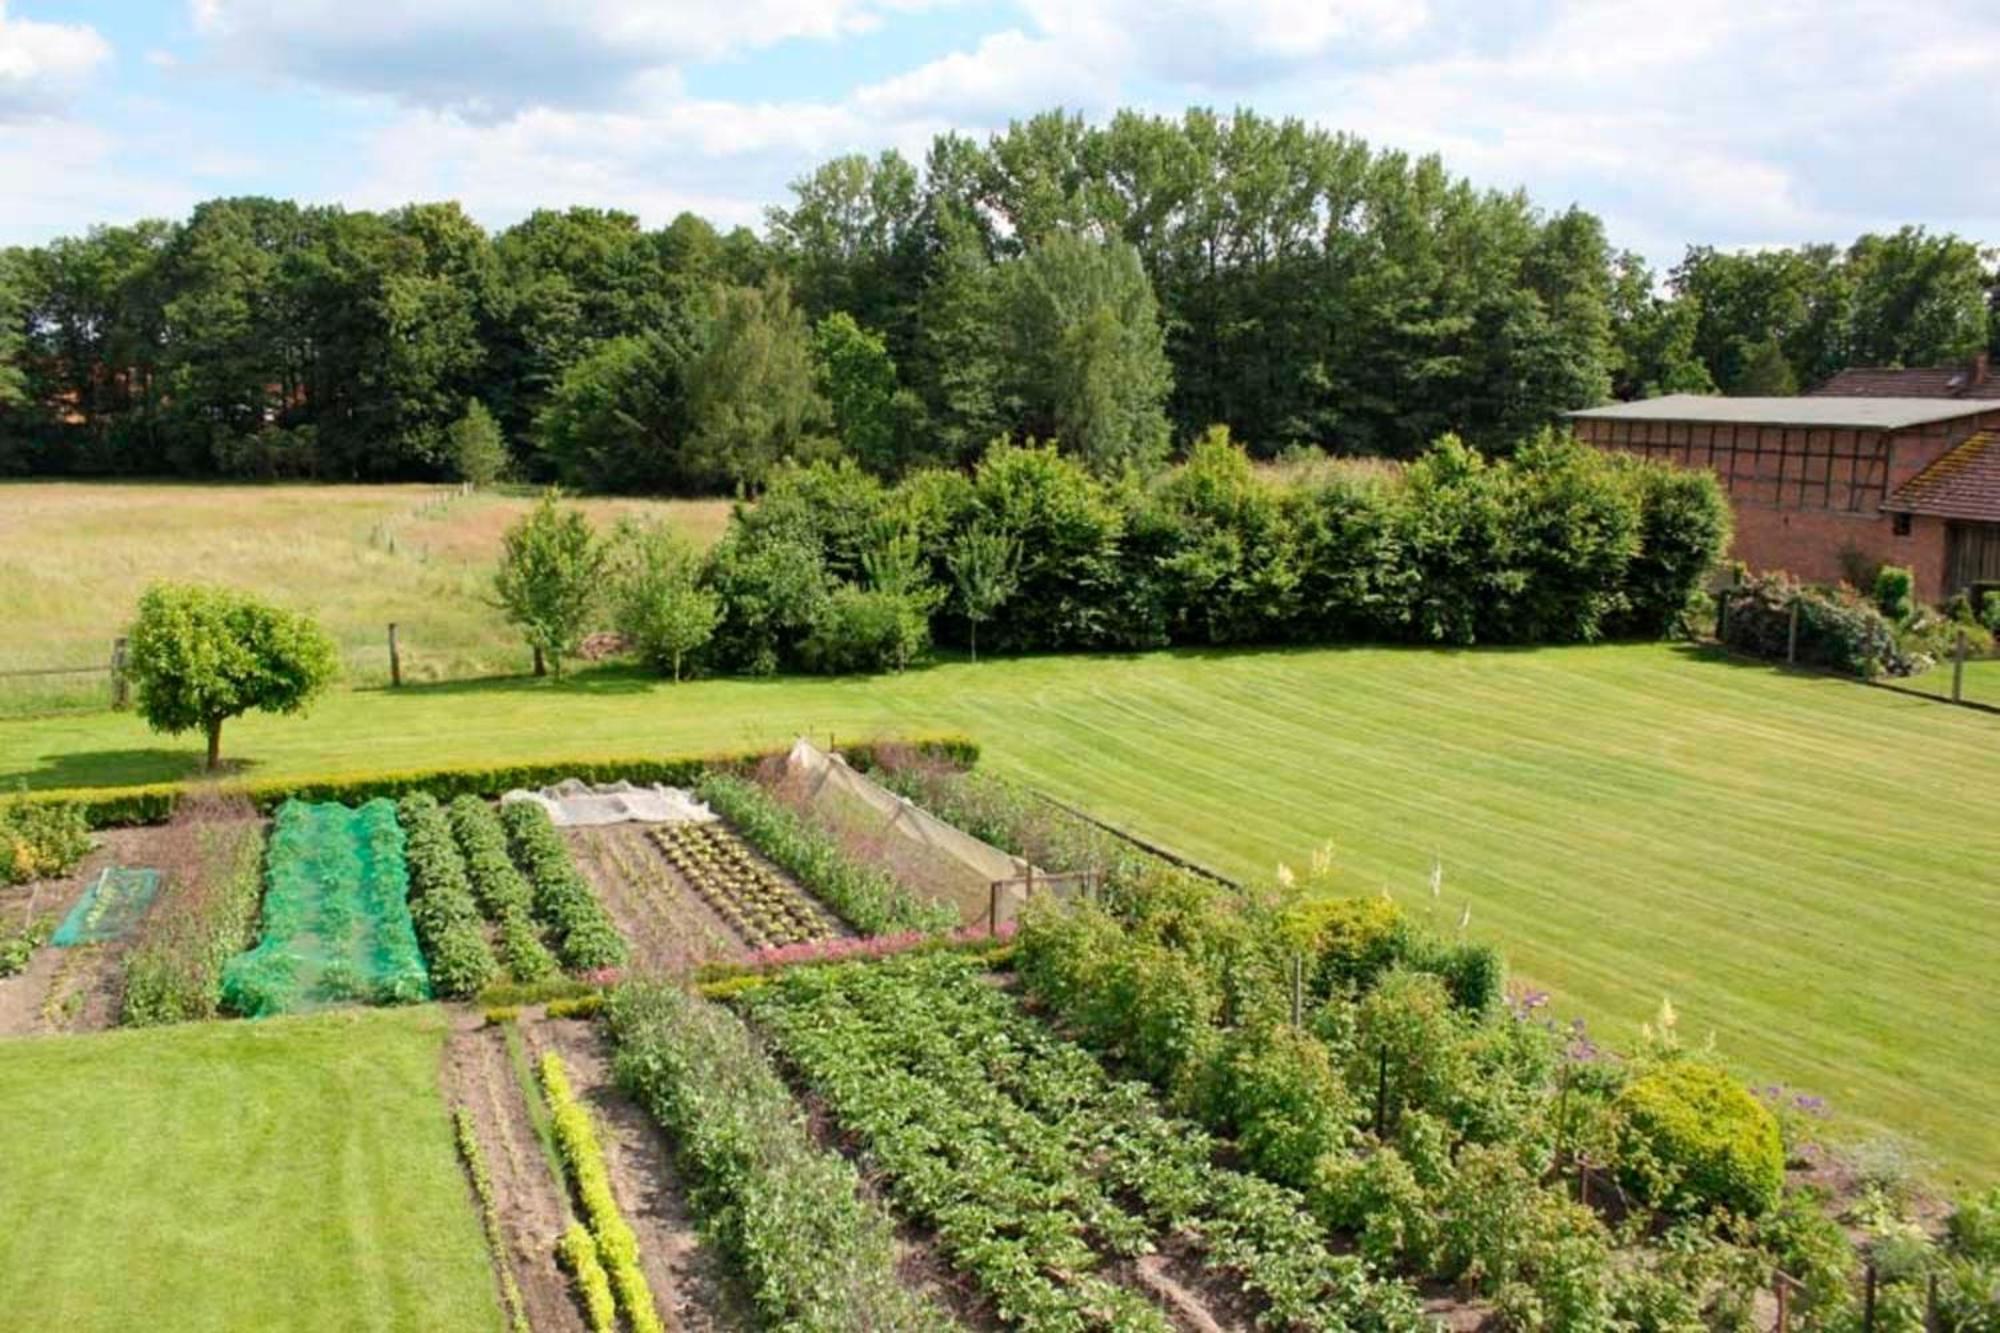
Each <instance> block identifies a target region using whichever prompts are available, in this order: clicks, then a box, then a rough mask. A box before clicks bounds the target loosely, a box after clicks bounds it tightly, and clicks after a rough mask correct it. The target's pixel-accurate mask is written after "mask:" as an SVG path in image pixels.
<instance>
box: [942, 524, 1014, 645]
mask: <svg viewBox="0 0 2000 1333" xmlns="http://www.w3.org/2000/svg"><path fill="white" fill-rule="evenodd" d="M945 565H946V567H947V568H949V569H950V570H951V581H952V584H953V586H954V587H955V588H956V589H957V591H958V607H959V610H960V611H961V612H963V613H964V615H965V623H966V625H967V626H968V628H969V629H970V632H971V649H972V660H973V661H975V662H977V661H978V660H979V627H980V625H981V624H983V623H984V622H986V621H988V620H991V619H992V618H993V615H994V613H995V612H997V611H998V610H999V609H1000V608H1001V606H1002V605H1004V604H1005V603H1006V601H1007V599H1008V598H1009V597H1012V596H1013V595H1014V586H1015V584H1016V583H1017V582H1018V581H1019V578H1020V570H1021V543H1020V542H1019V541H1017V540H1015V539H1014V538H1012V537H1009V536H1008V535H1007V534H1006V533H1004V532H1000V531H998V530H996V529H993V528H989V527H987V526H986V525H984V524H974V525H973V526H972V527H970V528H967V529H966V530H965V531H964V532H963V533H961V534H960V535H959V538H958V540H957V541H956V542H954V543H952V546H951V549H950V551H948V552H947V553H946V555H945Z"/></svg>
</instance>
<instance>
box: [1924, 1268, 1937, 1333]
mask: <svg viewBox="0 0 2000 1333" xmlns="http://www.w3.org/2000/svg"><path fill="white" fill-rule="evenodd" d="M1924 1333H1940V1325H1939V1323H1938V1312H1937V1274H1936V1273H1935V1272H1933V1273H1932V1274H1931V1275H1930V1282H1929V1283H1928V1284H1927V1285H1926V1287H1925V1289H1924Z"/></svg>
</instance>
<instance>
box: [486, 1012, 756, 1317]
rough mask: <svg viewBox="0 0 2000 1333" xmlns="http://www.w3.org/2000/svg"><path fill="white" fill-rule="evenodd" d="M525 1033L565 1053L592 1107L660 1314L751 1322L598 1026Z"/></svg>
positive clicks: (550, 1026) (533, 1043) (551, 1025)
mask: <svg viewBox="0 0 2000 1333" xmlns="http://www.w3.org/2000/svg"><path fill="white" fill-rule="evenodd" d="M522 1036H523V1037H525V1038H526V1039H527V1042H528V1046H529V1048H530V1049H531V1050H532V1051H534V1052H535V1054H536V1055H537V1057H539V1055H540V1053H541V1052H543V1051H547V1050H552V1051H554V1052H556V1054H558V1055H560V1056H561V1057H562V1061H563V1064H564V1065H565V1066H566V1067H567V1068H568V1070H569V1077H570V1083H571V1085H572V1086H573V1087H574V1088H575V1089H576V1095H577V1097H578V1099H579V1100H581V1101H582V1102H583V1103H584V1104H585V1105H586V1106H588V1107H589V1108H590V1114H591V1117H592V1119H594V1120H595V1121H596V1122H597V1126H598V1131H599V1134H600V1137H601V1139H602V1142H603V1147H604V1159H605V1166H606V1167H607V1169H608V1170H609V1171H610V1173H611V1191H612V1194H613V1195H614V1196H615V1197H616V1198H617V1200H618V1207H619V1209H620V1211H622V1212H623V1213H624V1214H625V1220H626V1221H627V1222H628V1223H630V1224H631V1227H632V1230H633V1231H634V1232H635V1233H636V1234H637V1235H638V1238H639V1257H640V1262H641V1264H642V1265H643V1267H644V1268H645V1272H646V1281H647V1282H648V1283H649V1284H651V1286H652V1288H653V1298H654V1300H655V1302H656V1303H657V1304H658V1305H659V1307H660V1309H661V1311H662V1313H664V1314H666V1315H667V1316H668V1317H669V1318H670V1319H671V1320H672V1321H673V1326H674V1327H676V1328H680V1329H684V1330H688V1333H734V1331H735V1330H747V1329H750V1328H753V1327H754V1326H755V1325H754V1323H753V1322H752V1320H751V1318H750V1314H749V1306H748V1302H747V1300H746V1299H745V1298H744V1295H743V1293H742V1291H741V1289H740V1288H739V1287H737V1286H736V1285H735V1284H733V1283H732V1282H731V1280H730V1278H729V1277H728V1275H727V1273H726V1272H725V1270H724V1268H723V1265H722V1262H721V1258H720V1256H718V1255H717V1254H715V1253H714V1251H712V1250H711V1249H710V1248H709V1247H708V1246H707V1245H706V1244H704V1243H703V1241H702V1239H701V1237H700V1234H699V1233H698V1232H697V1231H696V1229H695V1224H694V1218H693V1216H692V1214H690V1213H689V1211H688V1207H687V1195H686V1192H685V1191H684V1189H683V1188H682V1186H681V1181H680V1177H679V1175H678V1173H677V1172H676V1171H675V1170H674V1165H673V1159H672V1157H671V1156H670V1154H669V1151H668V1146H667V1142H666V1139H665V1137H664V1136H663V1135H662V1134H661V1133H660V1131H659V1128H658V1126H657V1125H655V1124H654V1123H653V1121H652V1118H651V1117H649V1116H648V1115H647V1114H646V1113H645V1111H643V1110H642V1109H640V1108H639V1107H638V1106H637V1105H635V1104H634V1103H633V1102H632V1101H631V1099H630V1098H628V1097H626V1096H625V1094H624V1093H622V1092H620V1091H619V1090H618V1088H617V1086H616V1085H615V1084H614V1083H613V1082H612V1081H611V1070H610V1055H611V1052H610V1042H609V1040H608V1038H607V1037H606V1036H605V1034H604V1033H603V1031H602V1030H601V1029H600V1028H599V1027H598V1026H597V1025H596V1024H594V1023H588V1022H582V1021H576V1020H563V1019H550V1020H544V1021H542V1022H538V1023H530V1024H524V1025H523V1027H522ZM537 1327H538V1328H539V1325H538V1326H537Z"/></svg>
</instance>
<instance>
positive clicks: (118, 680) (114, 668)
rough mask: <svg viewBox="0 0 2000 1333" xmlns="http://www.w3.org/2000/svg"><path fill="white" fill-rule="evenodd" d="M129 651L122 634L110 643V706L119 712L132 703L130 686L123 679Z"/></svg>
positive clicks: (128, 645) (129, 647)
mask: <svg viewBox="0 0 2000 1333" xmlns="http://www.w3.org/2000/svg"><path fill="white" fill-rule="evenodd" d="M130 649H131V645H130V643H129V642H128V641H127V640H126V638H125V636H124V635H122V634H121V635H119V636H118V637H117V638H115V639H113V640H112V641H111V706H112V707H113V708H116V709H118V710H120V711H123V710H124V709H125V708H127V707H128V706H130V704H131V702H132V685H131V682H130V681H128V680H126V679H125V660H126V656H127V654H128V653H129V652H130Z"/></svg>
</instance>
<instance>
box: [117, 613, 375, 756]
mask: <svg viewBox="0 0 2000 1333" xmlns="http://www.w3.org/2000/svg"><path fill="white" fill-rule="evenodd" d="M130 640H131V645H130V647H131V653H130V657H129V658H128V659H127V666H126V670H127V671H128V672H129V673H130V676H131V680H132V683H133V686H134V688H135V691H136V699H137V706H138V710H139V715H140V716H141V717H143V718H145V719H146V722H147V725H149V726H151V727H152V728H153V729H154V730H155V731H163V732H166V733H168V734H169V735H178V734H179V733H181V732H184V731H194V730H199V731H201V732H202V733H204V735H206V737H207V739H208V767H209V768H211V769H213V768H215V767H217V766H218V765H219V764H220V763H221V761H222V724H223V723H224V722H226V721H228V720H229V719H230V718H232V717H236V716H238V715H239V714H242V713H246V712H249V711H251V710H252V709H256V710H258V711H261V712H267V713H296V712H299V711H301V710H302V709H304V708H305V707H306V705H307V704H309V703H311V702H312V700H313V698H314V697H315V696H316V695H318V694H319V693H320V691H321V690H323V689H325V688H326V685H327V683H328V682H329V681H331V680H332V679H333V676H334V674H335V671H336V669H337V667H338V658H337V656H336V651H335V648H334V645H333V640H332V639H330V638H328V637H327V635H326V632H325V631H323V630H322V629H320V627H319V626H318V625H317V624H315V623H314V622H313V620H312V619H311V618H310V617H308V616H304V615H299V614H297V613H294V612H290V611H284V610H281V609H279V608H277V607H274V606H269V605H267V604H265V603H263V602H260V601H258V600H257V599H255V598H253V597H250V596H248V595H246V594H243V593H239V592H235V591H233V590H231V589H227V588H218V587H208V586H203V585H200V584H172V583H160V584H155V585H154V586H153V587H151V588H149V589H147V591H146V593H145V595H144V596H143V597H141V598H140V599H139V614H138V618H137V619H136V620H134V621H133V624H132V628H131V631H130Z"/></svg>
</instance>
